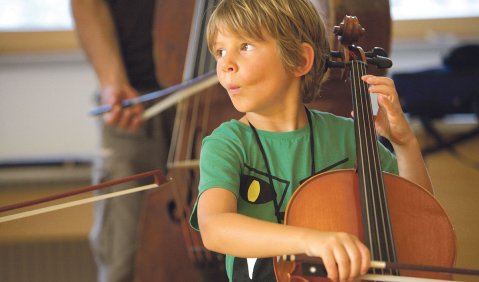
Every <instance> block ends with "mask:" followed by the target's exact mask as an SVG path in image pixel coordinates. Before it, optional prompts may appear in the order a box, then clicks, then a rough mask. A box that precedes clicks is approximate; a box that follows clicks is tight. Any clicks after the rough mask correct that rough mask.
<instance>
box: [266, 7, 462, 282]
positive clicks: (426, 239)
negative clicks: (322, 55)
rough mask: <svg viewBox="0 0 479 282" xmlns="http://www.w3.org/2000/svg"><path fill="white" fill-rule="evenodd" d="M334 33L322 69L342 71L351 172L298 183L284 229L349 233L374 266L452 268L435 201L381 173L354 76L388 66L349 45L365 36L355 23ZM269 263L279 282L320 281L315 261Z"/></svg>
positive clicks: (364, 94)
mask: <svg viewBox="0 0 479 282" xmlns="http://www.w3.org/2000/svg"><path fill="white" fill-rule="evenodd" d="M334 32H335V34H336V35H337V36H338V39H339V40H340V42H341V46H342V48H341V49H340V51H336V52H332V54H331V56H332V57H333V58H337V59H334V60H332V61H331V62H330V63H329V67H343V68H347V69H348V71H349V80H350V87H351V93H352V105H353V111H354V129H355V137H356V162H357V164H356V166H357V167H356V168H355V169H347V170H335V171H329V172H325V173H323V174H319V175H316V176H314V177H312V178H310V179H309V180H307V181H306V182H305V183H303V184H302V185H301V186H300V187H299V188H298V189H297V190H296V191H295V193H294V194H293V195H292V197H291V199H290V202H289V203H288V206H287V209H286V213H285V218H284V223H285V224H288V225H295V226H302V227H309V228H315V229H318V230H322V231H336V232H338V231H339V232H347V233H351V234H354V235H356V236H357V237H358V238H359V239H360V240H361V241H362V242H364V243H365V244H366V246H368V247H369V249H370V251H371V257H372V260H375V261H383V262H390V263H402V264H408V265H428V266H436V267H444V268H448V267H451V266H452V265H453V263H454V260H455V255H456V246H455V243H456V241H455V234H454V229H453V227H452V224H451V222H450V220H449V218H448V216H447V214H446V213H445V211H444V209H443V208H442V207H441V205H440V204H439V202H438V201H437V200H436V199H435V198H434V196H433V195H432V194H431V193H429V192H428V191H427V190H425V189H424V188H422V187H420V186H418V185H416V184H414V183H412V182H410V181H408V180H406V179H404V178H401V177H399V176H396V175H393V174H388V173H384V172H382V170H381V164H380V158H379V150H378V139H377V136H376V132H375V128H374V117H373V114H372V112H373V111H372V105H371V99H370V96H369V91H368V86H367V84H366V83H365V82H364V81H362V80H361V77H362V76H363V75H365V74H367V66H368V65H376V66H378V67H379V68H387V67H389V66H390V65H391V63H390V61H389V60H388V59H387V58H386V57H385V54H384V53H383V52H382V51H381V50H380V49H377V48H376V49H374V50H373V51H372V52H364V51H363V50H362V48H361V47H359V46H357V45H356V43H357V41H358V39H359V38H360V37H361V36H362V35H363V34H364V33H365V30H364V29H363V28H362V27H361V25H359V21H358V19H357V18H356V17H350V16H346V17H345V18H344V20H343V22H342V23H341V24H340V26H337V27H335V29H334ZM332 218H334V220H331V219H332ZM274 264H275V273H276V276H277V279H278V281H280V282H286V281H325V280H324V277H322V276H324V273H321V271H318V270H319V269H321V264H320V263H319V261H318V260H316V261H315V260H314V259H310V258H307V257H306V258H305V257H301V256H300V259H298V260H296V259H291V258H289V257H284V258H283V257H279V258H278V259H277V260H274ZM372 273H373V274H378V275H395V276H398V275H400V276H414V277H427V278H434V279H450V274H449V273H439V272H437V273H436V272H433V273H431V272H424V271H416V270H414V271H411V270H400V271H399V270H373V272H372ZM378 279H381V278H378ZM366 280H367V279H366Z"/></svg>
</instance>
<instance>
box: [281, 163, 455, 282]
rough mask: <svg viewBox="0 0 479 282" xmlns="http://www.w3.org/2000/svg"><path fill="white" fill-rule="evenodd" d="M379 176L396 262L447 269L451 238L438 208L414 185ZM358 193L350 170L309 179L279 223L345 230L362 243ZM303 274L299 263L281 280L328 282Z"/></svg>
mask: <svg viewBox="0 0 479 282" xmlns="http://www.w3.org/2000/svg"><path fill="white" fill-rule="evenodd" d="M383 176H384V183H385V186H386V195H387V202H388V207H389V216H390V219H391V224H392V229H393V237H394V241H395V246H396V252H397V259H398V262H400V263H410V264H417V265H421V264H422V265H435V266H447V267H450V266H452V265H453V264H454V260H455V255H456V253H455V250H456V246H455V242H456V240H455V234H454V231H453V227H452V224H451V222H450V220H449V218H448V217H447V215H446V213H445V211H444V209H443V208H442V207H441V205H440V204H439V203H438V202H437V201H436V200H435V199H434V197H433V196H432V195H431V194H430V193H429V192H428V191H426V190H425V189H422V188H420V187H419V186H417V185H416V184H414V183H412V182H410V181H408V180H406V179H404V178H401V177H399V176H396V175H392V174H388V173H384V174H383ZM359 191H360V190H359V187H358V176H357V173H356V171H355V170H353V169H350V170H336V171H330V172H325V173H323V174H319V175H317V176H315V177H312V178H311V179H309V180H308V181H306V182H305V183H303V184H302V185H301V186H300V187H299V188H298V189H297V190H296V191H295V193H294V194H293V195H292V197H291V199H290V202H289V204H288V207H287V209H286V214H285V224H288V225H295V226H303V227H309V228H315V229H318V230H322V231H335V232H338V231H339V232H347V233H351V234H354V235H356V236H357V237H358V238H360V239H361V240H363V241H364V230H363V224H362V216H363V214H362V210H361V204H360V195H359V193H360V192H359ZM303 274H304V273H303V269H301V264H300V263H296V267H295V271H294V272H293V274H292V278H291V280H282V281H295V279H294V276H295V275H298V276H302V277H305V278H307V281H329V280H327V279H326V278H324V277H323V278H321V277H317V276H307V275H306V276H305V275H303ZM401 275H405V276H414V277H428V278H436V279H450V275H449V274H442V273H433V274H431V273H425V272H422V273H421V272H417V271H401ZM278 281H281V280H280V279H278ZM302 281H304V280H302Z"/></svg>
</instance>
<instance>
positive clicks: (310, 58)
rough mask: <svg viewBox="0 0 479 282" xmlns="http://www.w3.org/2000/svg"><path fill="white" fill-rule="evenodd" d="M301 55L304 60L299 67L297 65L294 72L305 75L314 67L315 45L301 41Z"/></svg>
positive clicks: (297, 74)
mask: <svg viewBox="0 0 479 282" xmlns="http://www.w3.org/2000/svg"><path fill="white" fill-rule="evenodd" d="M301 56H302V60H301V62H300V64H299V65H298V67H296V70H295V71H294V74H295V75H296V76H298V77H299V76H303V75H305V74H307V73H308V72H309V71H310V70H311V68H312V67H313V63H314V49H313V46H311V45H310V44H309V43H305V42H303V43H301Z"/></svg>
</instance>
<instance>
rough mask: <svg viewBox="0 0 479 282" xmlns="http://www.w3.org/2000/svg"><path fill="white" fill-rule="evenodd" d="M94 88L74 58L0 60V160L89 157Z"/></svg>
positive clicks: (79, 58) (91, 78)
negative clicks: (90, 114)
mask: <svg viewBox="0 0 479 282" xmlns="http://www.w3.org/2000/svg"><path fill="white" fill-rule="evenodd" d="M95 87H96V78H95V76H94V74H93V72H92V70H91V69H90V66H89V65H88V63H87V62H86V60H85V58H84V56H83V55H82V54H81V53H79V52H78V53H70V54H43V55H23V56H0V160H4V159H28V158H56V157H60V158H61V157H74V158H76V157H81V158H85V157H86V158H89V157H91V156H92V155H93V154H94V150H95V145H96V142H97V140H96V132H95V122H94V118H92V117H90V116H88V110H89V109H90V108H91V106H92V105H93V103H92V97H93V92H94V91H95Z"/></svg>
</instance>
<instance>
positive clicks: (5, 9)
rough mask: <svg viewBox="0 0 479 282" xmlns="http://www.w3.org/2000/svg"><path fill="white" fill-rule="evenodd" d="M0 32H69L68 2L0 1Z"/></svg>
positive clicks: (49, 0)
mask: <svg viewBox="0 0 479 282" xmlns="http://www.w3.org/2000/svg"><path fill="white" fill-rule="evenodd" d="M0 7H2V8H1V9H0V32H1V31H47V30H71V29H72V27H73V21H72V18H71V14H70V1H68V0H14V1H12V0H0Z"/></svg>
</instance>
